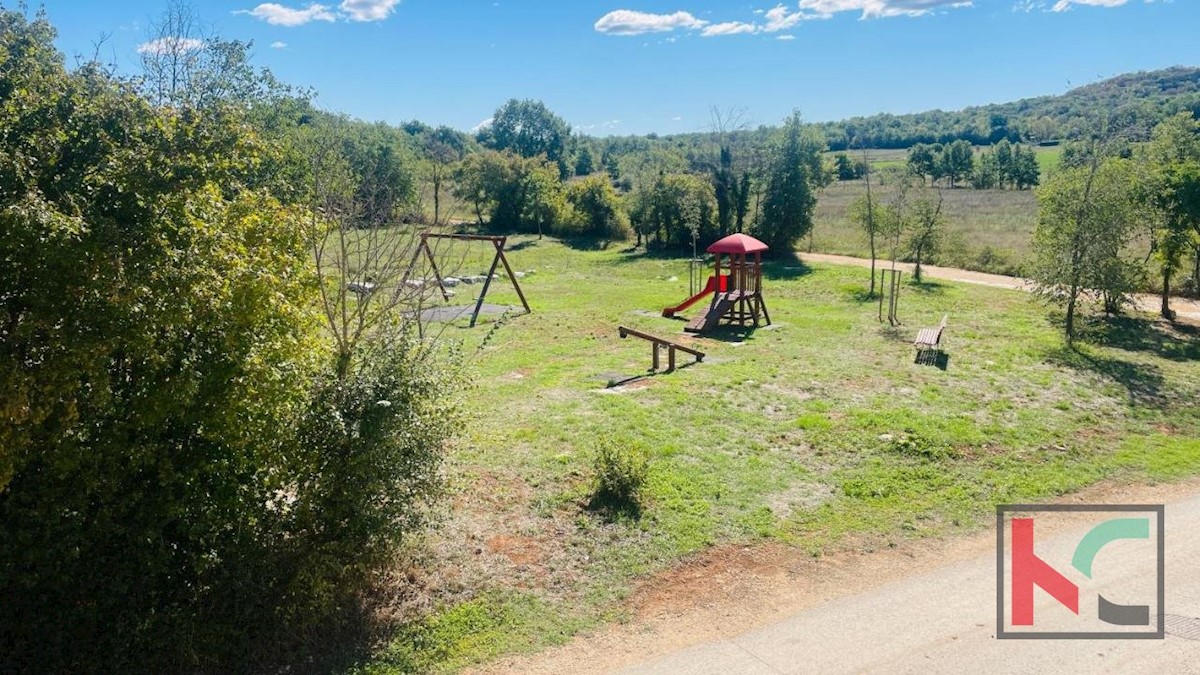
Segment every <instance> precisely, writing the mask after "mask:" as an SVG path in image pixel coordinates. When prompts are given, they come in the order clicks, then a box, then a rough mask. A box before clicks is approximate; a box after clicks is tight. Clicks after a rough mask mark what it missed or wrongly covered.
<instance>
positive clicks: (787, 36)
mask: <svg viewBox="0 0 1200 675" xmlns="http://www.w3.org/2000/svg"><path fill="white" fill-rule="evenodd" d="M775 39H776V40H795V39H796V36H795V35H792V34H791V33H784V34H783V35H780V36H779V37H777V38H775Z"/></svg>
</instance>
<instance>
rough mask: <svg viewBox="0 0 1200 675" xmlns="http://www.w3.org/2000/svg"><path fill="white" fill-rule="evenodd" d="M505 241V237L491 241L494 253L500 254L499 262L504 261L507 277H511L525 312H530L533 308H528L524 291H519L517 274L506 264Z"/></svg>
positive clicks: (519, 285)
mask: <svg viewBox="0 0 1200 675" xmlns="http://www.w3.org/2000/svg"><path fill="white" fill-rule="evenodd" d="M507 241H508V238H507V237H500V239H499V240H498V241H494V242H492V243H493V244H495V246H496V255H498V256H500V262H502V263H504V271H505V272H507V273H508V278H509V279H512V283H513V288H515V289H516V290H517V297H518V298H520V299H521V306H522V307H524V308H525V313H526V314H532V313H533V310H532V309H529V303H528V302H526V301H525V293H523V292H522V291H521V284H519V283H517V275H516V274H513V270H512V267H509V265H508V258H506V257H505V256H504V244H505V242H507Z"/></svg>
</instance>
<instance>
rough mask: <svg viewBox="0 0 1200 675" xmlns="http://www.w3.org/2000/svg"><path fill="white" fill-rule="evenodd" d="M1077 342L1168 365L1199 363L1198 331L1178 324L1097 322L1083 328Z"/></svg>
mask: <svg viewBox="0 0 1200 675" xmlns="http://www.w3.org/2000/svg"><path fill="white" fill-rule="evenodd" d="M1079 339H1081V340H1084V341H1086V342H1090V343H1092V344H1096V345H1101V346H1104V347H1113V348H1115V349H1121V350H1124V351H1127V352H1146V353H1149V354H1154V355H1155V356H1160V357H1162V358H1164V359H1168V360H1171V361H1196V360H1200V329H1197V328H1196V327H1194V326H1190V325H1187V324H1182V323H1177V324H1172V323H1169V322H1167V321H1164V320H1151V319H1147V318H1143V317H1131V316H1116V317H1109V318H1098V319H1095V320H1092V321H1089V322H1087V323H1085V324H1084V325H1083V327H1082V329H1081V330H1080V332H1079Z"/></svg>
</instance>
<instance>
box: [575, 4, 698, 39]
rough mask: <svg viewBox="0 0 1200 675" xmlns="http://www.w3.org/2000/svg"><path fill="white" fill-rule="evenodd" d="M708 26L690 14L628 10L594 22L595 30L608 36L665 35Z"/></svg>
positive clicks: (614, 12) (616, 11)
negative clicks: (674, 31)
mask: <svg viewBox="0 0 1200 675" xmlns="http://www.w3.org/2000/svg"><path fill="white" fill-rule="evenodd" d="M706 25H708V22H707V21H701V20H700V19H697V18H696V17H694V16H692V14H691V13H690V12H675V13H674V14H650V13H647V12H635V11H633V10H630V9H618V10H615V11H612V12H609V13H608V14H605V15H604V16H602V17H600V18H599V19H598V20H597V21H596V25H595V29H596V30H597V31H598V32H600V33H606V34H608V35H642V34H644V33H666V32H670V31H673V30H677V29H681V28H682V29H692V30H694V29H697V28H703V27H704V26H706Z"/></svg>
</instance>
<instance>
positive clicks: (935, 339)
mask: <svg viewBox="0 0 1200 675" xmlns="http://www.w3.org/2000/svg"><path fill="white" fill-rule="evenodd" d="M949 318H950V315H949V314H946V315H943V316H942V322H941V323H940V324H938V326H937V328H922V329H921V332H919V333H917V339H916V340H914V341H913V346H914V347H916V348H917V361H918V362H919V363H921V362H924V360H923V359H922V357H934V358H935V357H936V356H937V355H938V354H940V353H941V351H942V333H943V332H944V331H945V330H946V320H947V319H949Z"/></svg>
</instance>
